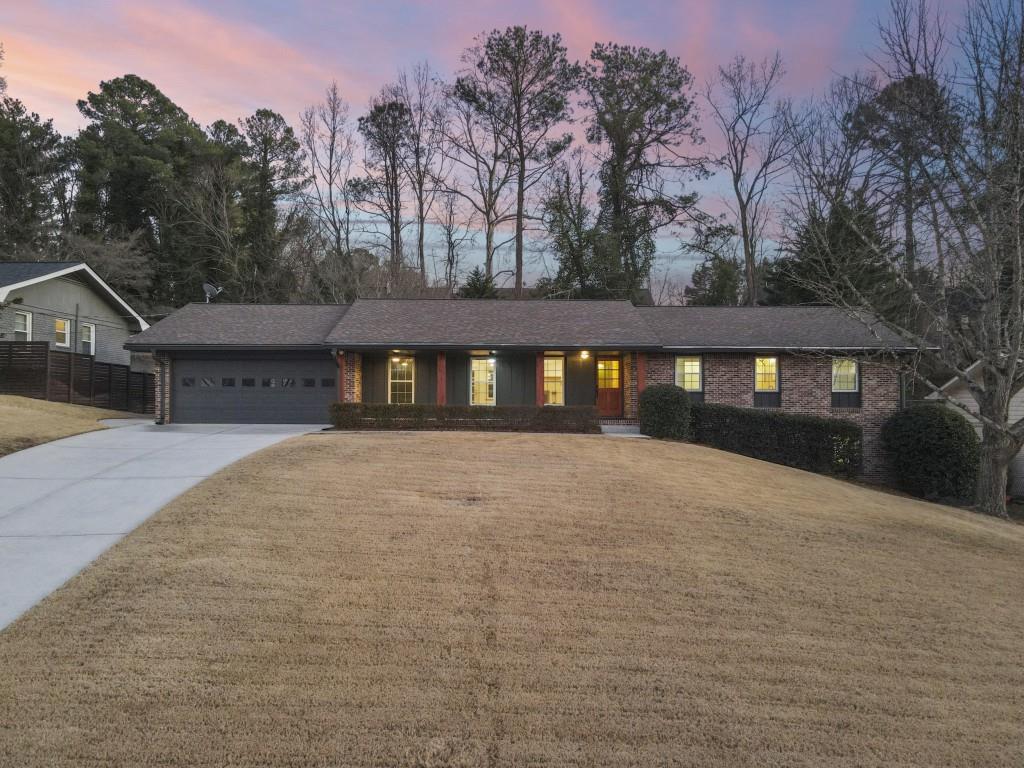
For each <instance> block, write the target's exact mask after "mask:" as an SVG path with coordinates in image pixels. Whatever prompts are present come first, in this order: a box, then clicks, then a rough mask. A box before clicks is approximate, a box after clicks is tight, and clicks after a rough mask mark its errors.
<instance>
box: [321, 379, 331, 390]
mask: <svg viewBox="0 0 1024 768" xmlns="http://www.w3.org/2000/svg"><path fill="white" fill-rule="evenodd" d="M320 386H321V387H324V388H326V387H334V379H320Z"/></svg>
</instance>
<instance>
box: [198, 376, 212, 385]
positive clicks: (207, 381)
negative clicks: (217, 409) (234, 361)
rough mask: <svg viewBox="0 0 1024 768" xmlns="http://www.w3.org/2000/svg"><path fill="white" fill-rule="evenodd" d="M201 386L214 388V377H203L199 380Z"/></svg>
mask: <svg viewBox="0 0 1024 768" xmlns="http://www.w3.org/2000/svg"><path fill="white" fill-rule="evenodd" d="M199 386H200V387H212V386H214V383H213V377H212V376H203V377H202V378H201V379H199Z"/></svg>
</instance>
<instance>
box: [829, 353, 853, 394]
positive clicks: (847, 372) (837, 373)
mask: <svg viewBox="0 0 1024 768" xmlns="http://www.w3.org/2000/svg"><path fill="white" fill-rule="evenodd" d="M832 391H833V392H859V391H860V366H859V365H858V364H857V361H856V360H853V359H851V358H849V357H833V358H832Z"/></svg>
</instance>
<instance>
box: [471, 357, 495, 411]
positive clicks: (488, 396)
mask: <svg viewBox="0 0 1024 768" xmlns="http://www.w3.org/2000/svg"><path fill="white" fill-rule="evenodd" d="M494 373H495V365H494V358H493V357H474V358H473V359H472V361H471V362H470V368H469V403H470V405H494V402H495V398H494V380H495V375H494Z"/></svg>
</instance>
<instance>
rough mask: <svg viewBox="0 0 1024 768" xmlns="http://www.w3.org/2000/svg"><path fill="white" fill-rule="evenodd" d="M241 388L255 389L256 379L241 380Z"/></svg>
mask: <svg viewBox="0 0 1024 768" xmlns="http://www.w3.org/2000/svg"><path fill="white" fill-rule="evenodd" d="M242 386H243V387H255V386H256V379H242Z"/></svg>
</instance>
